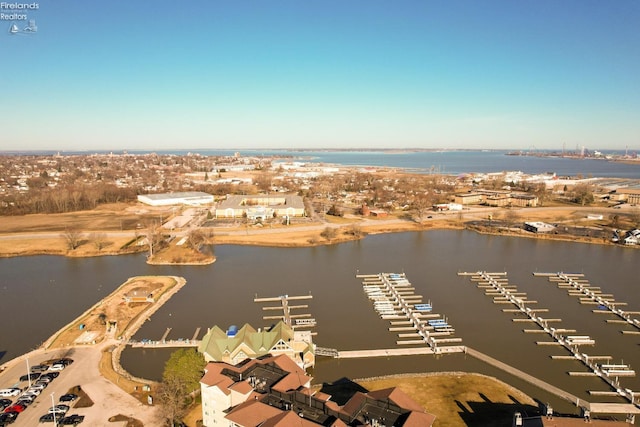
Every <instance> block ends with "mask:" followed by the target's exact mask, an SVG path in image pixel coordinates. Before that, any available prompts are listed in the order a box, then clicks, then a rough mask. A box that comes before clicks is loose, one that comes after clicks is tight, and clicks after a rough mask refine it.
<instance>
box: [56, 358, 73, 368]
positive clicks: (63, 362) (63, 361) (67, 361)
mask: <svg viewBox="0 0 640 427" xmlns="http://www.w3.org/2000/svg"><path fill="white" fill-rule="evenodd" d="M72 363H73V359H69V358H68V357H63V358H62V359H58V360H56V361H54V362H53V363H52V365H57V364H61V365H64V366H69V365H71V364H72Z"/></svg>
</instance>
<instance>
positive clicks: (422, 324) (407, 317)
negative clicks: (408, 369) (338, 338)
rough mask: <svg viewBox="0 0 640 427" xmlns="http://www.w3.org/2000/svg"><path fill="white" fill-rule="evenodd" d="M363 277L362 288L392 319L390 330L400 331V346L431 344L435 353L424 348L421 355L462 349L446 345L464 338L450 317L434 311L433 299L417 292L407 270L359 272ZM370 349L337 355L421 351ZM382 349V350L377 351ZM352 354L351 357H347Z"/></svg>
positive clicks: (354, 355) (391, 353)
mask: <svg viewBox="0 0 640 427" xmlns="http://www.w3.org/2000/svg"><path fill="white" fill-rule="evenodd" d="M356 277H357V278H359V279H362V289H363V290H364V292H365V293H366V294H367V297H368V298H369V299H370V300H371V301H372V303H373V308H374V309H375V310H376V311H377V312H378V314H379V315H380V317H381V318H382V319H385V320H389V321H390V323H391V326H390V327H389V331H390V332H397V333H398V334H397V335H398V338H399V339H398V340H397V341H396V344H397V345H399V346H414V345H425V344H426V345H427V346H428V347H429V349H430V350H431V352H428V351H426V350H421V352H420V353H419V354H440V353H451V352H462V351H463V350H464V347H463V346H460V345H453V346H449V345H445V346H443V345H442V344H453V343H460V342H462V338H458V337H454V336H453V334H454V333H455V329H454V328H453V326H452V325H450V324H449V322H448V320H447V318H446V317H444V316H442V315H438V314H435V313H433V312H432V311H433V307H432V305H431V302H428V303H425V302H423V297H422V295H416V294H415V293H414V292H415V288H414V287H413V286H412V285H411V282H409V280H408V279H407V277H406V275H405V274H404V273H401V274H400V273H378V274H364V275H356ZM371 352H372V350H367V351H366V352H364V353H361V352H356V353H344V352H338V353H339V355H342V356H337V357H368V356H366V355H368V354H375V355H378V356H383V355H395V354H418V353H412V352H411V351H408V350H407V349H398V350H393V351H391V350H390V349H384V350H376V351H374V353H371ZM376 352H379V353H376ZM347 354H351V356H347Z"/></svg>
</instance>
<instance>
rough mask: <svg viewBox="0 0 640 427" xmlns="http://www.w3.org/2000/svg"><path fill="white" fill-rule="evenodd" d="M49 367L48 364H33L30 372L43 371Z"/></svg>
mask: <svg viewBox="0 0 640 427" xmlns="http://www.w3.org/2000/svg"><path fill="white" fill-rule="evenodd" d="M48 369H49V365H34V366H32V367H31V372H44V371H46V370H48Z"/></svg>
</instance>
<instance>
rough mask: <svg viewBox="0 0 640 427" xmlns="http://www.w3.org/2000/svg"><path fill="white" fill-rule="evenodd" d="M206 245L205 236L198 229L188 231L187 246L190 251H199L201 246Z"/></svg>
mask: <svg viewBox="0 0 640 427" xmlns="http://www.w3.org/2000/svg"><path fill="white" fill-rule="evenodd" d="M206 243H207V235H206V234H205V232H204V231H202V230H201V229H200V228H192V229H191V230H190V231H189V245H190V246H191V248H192V249H194V250H196V251H199V250H200V248H202V245H204V244H206Z"/></svg>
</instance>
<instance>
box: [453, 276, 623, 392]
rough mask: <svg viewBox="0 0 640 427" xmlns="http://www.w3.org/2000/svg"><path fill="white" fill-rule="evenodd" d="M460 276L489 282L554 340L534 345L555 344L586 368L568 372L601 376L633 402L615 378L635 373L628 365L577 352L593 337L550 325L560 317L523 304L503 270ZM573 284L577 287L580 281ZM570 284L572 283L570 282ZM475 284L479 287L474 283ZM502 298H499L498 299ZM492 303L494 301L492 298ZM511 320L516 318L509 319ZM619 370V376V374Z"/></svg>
mask: <svg viewBox="0 0 640 427" xmlns="http://www.w3.org/2000/svg"><path fill="white" fill-rule="evenodd" d="M458 275H460V276H471V280H472V281H473V282H477V283H478V284H480V283H482V284H483V286H484V284H487V283H488V284H489V285H490V286H491V287H492V288H493V289H494V290H495V291H497V294H499V295H501V296H502V297H504V298H505V299H504V301H508V302H510V303H511V304H513V305H514V306H515V307H516V308H517V309H518V310H519V311H520V312H521V313H522V314H525V315H526V316H527V317H528V319H520V320H525V321H530V322H534V323H536V324H537V325H538V326H539V327H540V328H541V329H542V330H543V331H544V332H546V333H547V334H548V335H549V336H550V337H552V338H553V339H554V341H539V342H538V343H537V344H539V345H559V346H563V347H564V348H565V349H566V350H568V351H569V352H570V353H571V355H572V359H573V360H579V361H581V362H582V363H583V364H584V365H585V366H586V367H587V368H589V369H590V371H588V372H587V371H585V372H569V375H574V376H575V375H578V376H598V377H600V378H602V379H603V380H604V381H605V382H606V383H607V384H609V386H611V387H612V388H613V389H614V390H616V391H617V392H618V394H619V395H620V396H621V397H624V398H626V399H627V400H628V401H629V402H631V403H635V402H634V392H633V391H632V390H629V389H621V388H620V384H619V381H618V377H620V376H633V375H635V372H634V371H633V370H632V369H631V368H630V367H628V366H626V365H624V366H618V365H609V364H598V363H597V362H596V361H595V360H594V358H591V357H589V355H587V354H585V353H583V352H582V351H580V350H579V349H580V346H583V345H593V344H595V340H593V339H592V338H591V337H589V336H587V335H568V336H565V335H564V334H563V333H560V332H559V330H558V329H556V328H553V327H550V326H549V322H550V321H559V320H560V319H545V318H543V317H541V316H539V315H538V314H537V312H536V311H534V310H532V309H531V308H530V307H527V304H531V303H532V302H531V301H529V300H527V299H526V297H523V296H522V295H514V292H513V287H508V288H507V287H506V286H505V284H506V279H505V276H506V273H498V274H496V276H497V277H496V276H494V273H487V272H484V271H479V272H476V273H458ZM534 275H536V276H543V277H549V279H550V280H551V279H555V281H564V278H563V277H560V276H558V275H555V276H554V275H553V274H551V273H534ZM574 277H576V278H577V277H583V275H581V274H580V275H579V274H576V275H574ZM575 283H576V284H577V285H579V286H581V284H578V283H577V282H575ZM572 286H573V285H572ZM478 287H480V286H479V285H478ZM501 301H502V300H501ZM494 302H495V300H494ZM513 320H514V321H516V320H518V319H513ZM603 366H610V367H611V368H610V369H606V368H603ZM621 373H622V375H621Z"/></svg>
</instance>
